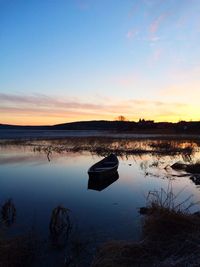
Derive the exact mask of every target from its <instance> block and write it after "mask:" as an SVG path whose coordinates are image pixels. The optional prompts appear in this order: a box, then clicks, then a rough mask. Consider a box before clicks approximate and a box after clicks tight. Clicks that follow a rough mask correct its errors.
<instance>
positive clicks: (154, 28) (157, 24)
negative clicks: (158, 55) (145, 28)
mask: <svg viewBox="0 0 200 267" xmlns="http://www.w3.org/2000/svg"><path fill="white" fill-rule="evenodd" d="M168 16H169V13H163V14H161V15H160V16H159V17H157V18H156V19H155V20H154V21H153V22H152V23H151V25H150V27H149V32H150V33H151V34H155V33H157V31H158V29H159V27H160V25H161V23H162V22H163V21H164V20H165V19H166V18H167V17H168Z"/></svg>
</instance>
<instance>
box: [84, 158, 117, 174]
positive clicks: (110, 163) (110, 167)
mask: <svg viewBox="0 0 200 267" xmlns="http://www.w3.org/2000/svg"><path fill="white" fill-rule="evenodd" d="M118 166H119V160H118V158H117V157H116V156H115V155H114V154H110V155H109V156H108V157H105V158H104V159H102V160H100V161H99V162H97V163H95V164H94V165H93V166H91V167H90V168H89V170H88V174H89V176H90V177H91V176H95V177H105V176H112V175H113V174H115V173H116V171H117V169H118Z"/></svg>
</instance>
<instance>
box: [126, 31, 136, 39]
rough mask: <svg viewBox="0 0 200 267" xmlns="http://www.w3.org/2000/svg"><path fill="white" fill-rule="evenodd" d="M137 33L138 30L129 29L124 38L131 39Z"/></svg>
mask: <svg viewBox="0 0 200 267" xmlns="http://www.w3.org/2000/svg"><path fill="white" fill-rule="evenodd" d="M137 34H138V31H137V30H136V29H133V30H129V31H128V32H127V34H126V38H128V39H132V38H134V37H135V36H136V35H137Z"/></svg>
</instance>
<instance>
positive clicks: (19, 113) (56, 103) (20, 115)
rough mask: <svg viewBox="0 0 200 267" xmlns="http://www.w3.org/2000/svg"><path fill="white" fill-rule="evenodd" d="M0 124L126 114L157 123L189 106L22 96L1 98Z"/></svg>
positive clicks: (109, 116) (38, 122)
mask: <svg viewBox="0 0 200 267" xmlns="http://www.w3.org/2000/svg"><path fill="white" fill-rule="evenodd" d="M0 98H1V105H0V114H1V117H0V122H1V123H15V124H55V123H60V122H66V121H77V120H91V119H108V120H112V119H114V118H115V117H116V116H117V115H119V114H123V115H125V116H126V117H128V118H129V119H130V120H138V119H139V118H140V117H144V118H150V119H155V120H167V119H169V118H170V119H171V120H172V119H176V118H177V116H180V114H182V115H184V114H185V112H186V110H187V108H188V105H186V104H184V103H179V102H177V103H173V102H162V101H154V100H147V99H129V100H123V101H119V100H118V101H117V100H115V99H113V100H112V101H110V102H109V103H105V102H101V103H96V104H94V103H90V102H88V103H85V102H84V103H83V102H81V101H76V102H74V101H70V100H64V99H62V100H60V99H58V98H53V97H48V96H45V95H31V96H30V95H27V96H25V95H24V96H18V95H12V94H0Z"/></svg>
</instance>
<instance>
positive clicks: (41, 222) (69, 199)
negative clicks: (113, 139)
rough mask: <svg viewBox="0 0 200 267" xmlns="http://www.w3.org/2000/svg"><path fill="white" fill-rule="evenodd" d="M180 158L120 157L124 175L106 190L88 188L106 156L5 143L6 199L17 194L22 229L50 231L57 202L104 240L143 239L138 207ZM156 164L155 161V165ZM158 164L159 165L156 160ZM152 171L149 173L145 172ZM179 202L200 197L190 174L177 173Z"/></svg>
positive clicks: (0, 164) (0, 195) (1, 176)
mask: <svg viewBox="0 0 200 267" xmlns="http://www.w3.org/2000/svg"><path fill="white" fill-rule="evenodd" d="M180 159H181V157H180V156H176V157H169V156H163V157H161V156H160V157H159V158H158V157H156V156H151V155H149V154H147V155H143V156H130V157H129V158H128V159H126V158H123V159H120V165H119V170H118V171H119V179H118V180H117V181H116V182H114V183H113V184H111V185H110V186H109V187H107V188H106V189H104V190H103V191H101V192H98V191H94V190H88V189H87V186H88V175H87V170H88V168H89V167H90V166H91V165H92V164H94V163H95V162H97V161H98V160H100V157H98V156H92V155H91V154H89V153H88V152H82V153H74V154H73V153H64V154H62V155H59V154H56V153H54V154H53V155H52V159H51V162H48V160H47V158H46V156H45V155H44V154H42V153H33V152H32V150H30V149H28V147H27V148H23V147H21V148H20V147H13V146H12V147H9V146H8V147H4V148H3V147H2V148H1V155H0V203H3V202H4V201H5V200H6V199H8V198H10V197H11V198H12V199H13V200H14V202H15V204H16V208H17V229H18V228H19V229H23V228H24V227H25V226H26V227H30V225H33V226H35V227H36V229H38V230H39V231H40V232H41V233H43V235H44V236H45V235H47V232H48V224H49V219H50V216H51V211H52V209H53V208H55V207H56V206H57V205H59V204H62V205H63V206H65V207H67V208H69V209H70V210H71V216H72V217H73V221H74V222H75V223H76V224H77V225H78V226H79V228H80V229H81V230H83V231H85V232H88V233H89V232H90V233H91V232H93V233H95V235H96V236H98V238H99V240H106V239H137V238H138V237H139V233H140V231H139V230H140V222H141V218H140V216H139V214H138V208H139V207H141V206H143V205H145V196H146V195H147V193H148V192H149V190H155V189H158V190H159V189H160V188H161V187H163V188H167V186H168V179H166V178H164V177H166V176H167V175H168V176H169V175H175V174H176V172H172V171H171V170H170V171H169V170H167V171H166V170H164V167H165V166H166V165H167V164H172V163H174V162H176V161H178V160H180ZM152 163H153V166H152ZM155 163H158V164H155ZM145 174H146V175H145ZM172 183H173V189H174V192H179V191H181V190H182V189H183V188H184V191H183V192H182V193H181V194H180V196H179V199H178V201H181V200H184V199H185V198H187V197H188V196H189V195H191V194H193V195H194V197H193V201H198V200H200V196H199V189H198V188H197V187H196V186H195V184H194V183H193V182H192V181H191V180H190V179H189V178H188V177H174V179H173V182H172Z"/></svg>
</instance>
